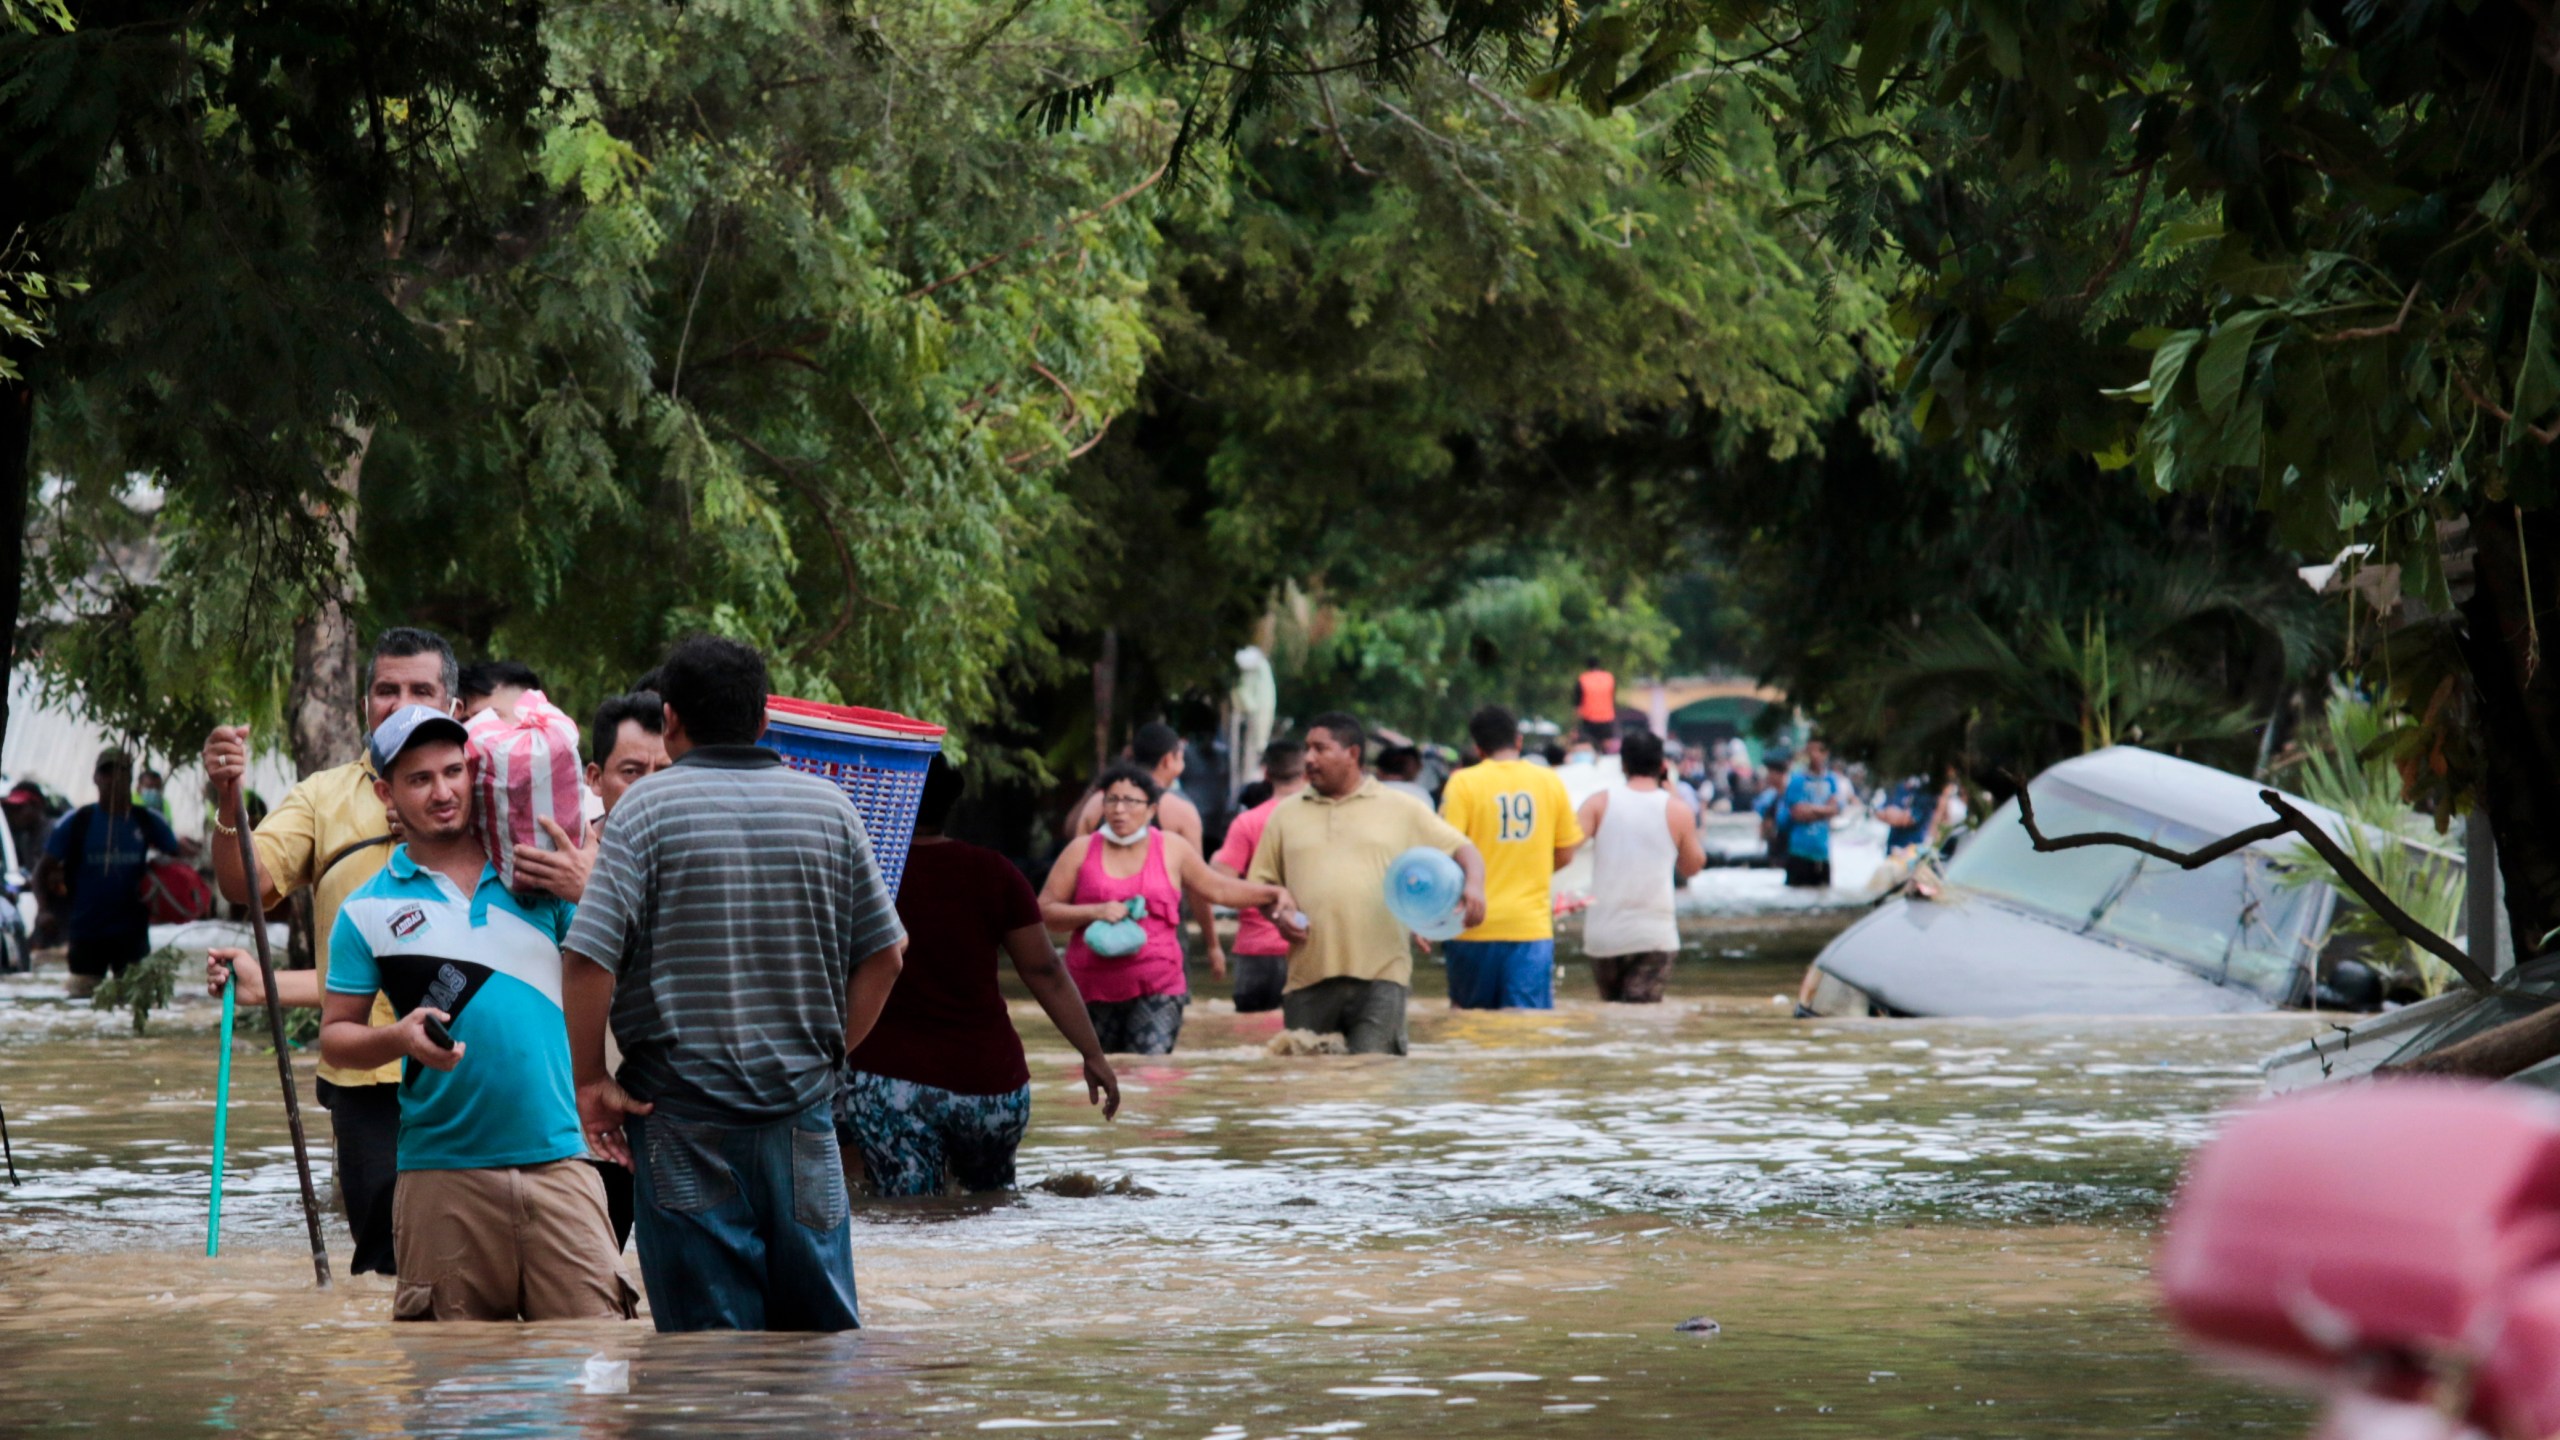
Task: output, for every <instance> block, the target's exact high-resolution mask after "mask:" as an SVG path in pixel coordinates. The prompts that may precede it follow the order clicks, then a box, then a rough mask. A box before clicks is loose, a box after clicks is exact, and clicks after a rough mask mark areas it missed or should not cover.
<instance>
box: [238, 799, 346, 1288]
mask: <svg viewBox="0 0 2560 1440" xmlns="http://www.w3.org/2000/svg"><path fill="white" fill-rule="evenodd" d="M236 783H237V782H235V784H236ZM239 813H240V829H239V836H240V873H241V874H242V875H243V876H245V877H247V880H248V889H249V934H250V935H251V936H252V937H253V938H254V939H255V940H256V941H257V945H258V969H259V970H260V971H261V972H262V973H263V974H264V975H265V976H266V981H267V983H266V985H265V987H264V988H265V990H266V992H267V1038H268V1039H269V1040H271V1041H273V1042H274V1044H275V1047H276V1081H277V1083H278V1084H281V1085H282V1086H283V1087H284V1118H285V1123H286V1124H287V1125H289V1126H291V1127H292V1129H293V1168H294V1170H295V1171H296V1172H297V1173H298V1174H300V1175H301V1177H302V1220H303V1224H304V1225H305V1226H306V1227H307V1228H308V1229H309V1230H310V1232H311V1273H312V1275H313V1276H314V1277H315V1278H316V1279H317V1281H318V1283H319V1286H320V1288H321V1289H323V1290H326V1289H328V1288H329V1247H328V1245H327V1244H326V1243H325V1242H324V1241H322V1240H321V1238H320V1192H319V1191H317V1190H315V1189H313V1188H312V1185H311V1149H310V1146H309V1145H307V1144H306V1143H305V1142H304V1140H303V1138H302V1097H301V1096H300V1095H299V1094H297V1093H296V1092H295V1090H294V1088H293V1051H292V1049H291V1048H290V1047H289V1046H287V1045H286V1044H285V1038H284V1005H283V1003H282V1002H280V1001H278V1000H277V999H276V962H275V956H274V955H273V954H272V953H270V951H269V949H268V946H267V916H266V911H265V910H264V909H263V908H262V907H261V906H260V905H259V904H258V901H259V900H260V899H261V898H262V897H264V896H265V895H266V893H267V887H266V886H265V885H264V884H261V883H260V882H259V879H258V847H257V846H255V845H253V844H251V843H249V812H248V808H247V806H246V805H245V804H244V805H242V806H241V807H240V812H239ZM235 983H236V982H235Z"/></svg>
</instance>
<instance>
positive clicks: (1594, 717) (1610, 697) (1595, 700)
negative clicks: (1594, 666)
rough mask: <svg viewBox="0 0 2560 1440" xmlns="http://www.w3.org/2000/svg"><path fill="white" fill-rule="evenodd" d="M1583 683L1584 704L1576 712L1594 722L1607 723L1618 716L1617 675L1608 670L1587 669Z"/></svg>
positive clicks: (1584, 672)
mask: <svg viewBox="0 0 2560 1440" xmlns="http://www.w3.org/2000/svg"><path fill="white" fill-rule="evenodd" d="M1581 683H1582V705H1581V708H1580V709H1579V711H1577V712H1576V713H1578V714H1580V715H1581V716H1582V718H1583V719H1585V720H1589V721H1591V722H1593V723H1594V724H1605V723H1607V722H1609V721H1611V720H1615V719H1617V718H1618V677H1617V676H1615V675H1612V674H1610V673H1609V672H1608V671H1606V670H1585V671H1583V672H1582V682H1581Z"/></svg>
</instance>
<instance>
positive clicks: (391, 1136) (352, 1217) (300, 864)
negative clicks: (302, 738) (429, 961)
mask: <svg viewBox="0 0 2560 1440" xmlns="http://www.w3.org/2000/svg"><path fill="white" fill-rule="evenodd" d="M454 668H455V667H454V662H453V648H452V647H451V646H449V645H447V644H445V642H444V637H442V636H440V635H437V634H436V633H434V632H433V631H430V630H414V629H410V628H408V627H406V626H400V627H395V628H393V629H389V630H385V631H383V632H382V634H381V635H380V636H378V637H377V638H376V639H375V640H374V644H373V665H372V669H371V672H370V674H369V676H368V678H367V680H366V683H365V695H364V728H365V733H366V734H368V735H370V734H372V733H373V731H374V729H375V728H376V727H377V726H379V725H381V723H382V722H383V721H384V720H385V719H386V718H388V717H389V716H390V714H391V712H392V711H394V710H397V709H399V708H400V707H402V706H404V705H426V706H431V707H433V708H434V709H436V710H439V711H447V712H450V711H451V710H452V708H453V691H454V681H455V673H454ZM204 769H205V774H206V776H207V777H208V778H210V779H211V780H212V781H213V784H214V788H215V790H216V791H217V792H218V793H219V794H220V795H221V797H222V801H221V808H220V809H219V810H218V811H217V812H216V813H215V816H214V822H213V828H214V845H213V870H214V882H215V883H216V884H217V885H219V886H220V887H221V889H222V894H223V897H224V898H225V899H228V900H232V901H235V902H236V901H245V900H246V899H247V898H248V893H249V884H248V880H247V878H246V877H244V876H243V875H242V874H241V873H240V842H239V841H238V840H237V839H235V838H233V837H235V836H237V835H238V834H239V833H240V830H239V826H240V785H239V782H240V780H241V777H243V776H245V775H246V774H247V773H248V769H249V727H248V726H246V725H225V726H221V727H218V728H216V729H215V730H214V732H213V733H212V734H211V735H209V736H207V737H206V738H205V742H204ZM250 838H251V840H252V842H253V843H254V845H255V846H256V849H257V852H258V878H259V879H261V880H264V881H265V882H266V889H265V893H263V894H261V895H260V896H259V897H258V907H259V908H260V909H261V910H264V909H267V908H269V907H272V906H274V905H275V904H276V903H277V902H278V901H280V900H282V899H283V898H284V897H285V896H287V895H289V894H291V893H293V892H294V891H296V890H299V889H301V888H302V887H303V886H305V885H308V886H310V887H311V889H312V896H311V900H312V917H311V918H312V934H313V936H314V937H315V940H316V946H315V948H316V950H317V952H318V953H317V955H316V957H315V958H316V960H317V962H318V968H316V969H311V970H288V971H285V972H283V973H281V974H279V975H277V976H276V998H277V999H278V1000H280V1001H282V1002H283V1003H285V1004H287V1005H301V1006H306V1007H308V1008H311V1009H315V1010H316V1009H318V1008H319V1007H320V995H321V987H322V986H323V985H324V984H325V983H326V982H327V981H328V978H329V932H330V931H332V930H334V929H336V928H337V925H338V906H339V904H340V903H341V902H343V901H344V900H345V899H346V898H347V897H348V896H349V895H351V894H353V893H355V890H356V887H358V886H360V885H362V884H364V883H365V882H366V881H368V880H370V879H372V878H373V877H374V876H375V874H377V873H379V872H380V871H381V869H382V867H383V864H384V862H386V861H388V860H389V859H390V858H391V821H390V818H389V816H388V815H387V814H386V812H385V811H384V810H383V808H382V800H381V798H380V797H379V796H377V795H376V794H375V793H374V788H373V772H372V770H370V769H369V768H367V766H366V764H365V762H364V761H363V760H362V759H356V760H351V761H349V762H348V763H346V764H344V765H340V766H338V767H337V768H336V769H333V770H323V771H321V772H320V773H318V774H316V775H310V776H306V777H304V779H303V780H302V783H300V784H298V785H296V786H294V787H293V789H291V790H290V791H287V792H286V794H285V797H284V800H283V802H282V803H281V804H279V805H277V806H276V807H275V809H273V810H271V811H269V812H268V814H267V818H266V820H265V821H264V822H263V823H261V824H260V825H259V826H258V828H257V830H256V831H255V832H254V833H253V834H252V836H251V837H250ZM211 968H212V970H213V972H214V973H213V976H212V979H213V981H214V985H213V990H214V993H215V994H217V995H218V994H220V993H221V992H222V986H223V984H224V983H225V981H226V979H227V978H228V972H227V971H226V970H225V969H224V968H223V967H222V966H221V964H220V962H218V961H217V962H214V964H213V966H212V967H211ZM265 979H266V977H265V976H263V975H261V974H259V973H258V966H257V962H256V961H254V960H251V961H248V962H247V963H245V964H243V965H241V966H240V967H239V982H240V1003H241V1004H244V1005H263V1004H265V1003H266V991H265V990H264V989H263V988H262V987H263V986H264V984H265ZM395 1018H396V1017H394V1016H393V1014H392V1013H391V1005H390V1002H388V1001H386V1000H384V999H383V998H382V996H380V995H379V994H377V995H375V996H374V997H373V1016H372V1020H373V1023H374V1024H376V1025H388V1024H391V1023H392V1021H393V1020H394V1019H395ZM319 1089H320V1103H321V1105H322V1106H323V1107H325V1108H326V1109H327V1110H328V1112H329V1133H330V1138H331V1140H332V1141H333V1142H334V1143H333V1145H332V1147H331V1148H332V1149H333V1150H334V1151H335V1153H336V1156H337V1162H338V1163H337V1182H338V1199H339V1201H340V1202H341V1203H342V1204H344V1205H345V1206H346V1211H347V1228H348V1229H349V1230H350V1231H353V1232H354V1234H355V1258H354V1260H353V1261H351V1262H350V1263H349V1264H348V1266H347V1268H348V1269H349V1270H351V1271H354V1272H355V1273H357V1274H363V1273H365V1272H366V1271H372V1272H374V1273H376V1274H381V1275H390V1274H393V1273H396V1266H395V1264H394V1259H393V1255H392V1250H391V1195H392V1189H393V1187H394V1186H395V1185H396V1184H397V1182H398V1180H399V1167H398V1151H399V1143H400V1066H399V1064H398V1063H397V1062H394V1063H392V1064H389V1065H385V1066H383V1067H382V1068H381V1069H379V1070H343V1069H340V1068H338V1067H337V1066H334V1065H328V1064H323V1065H322V1066H321V1067H320V1085H319Z"/></svg>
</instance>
